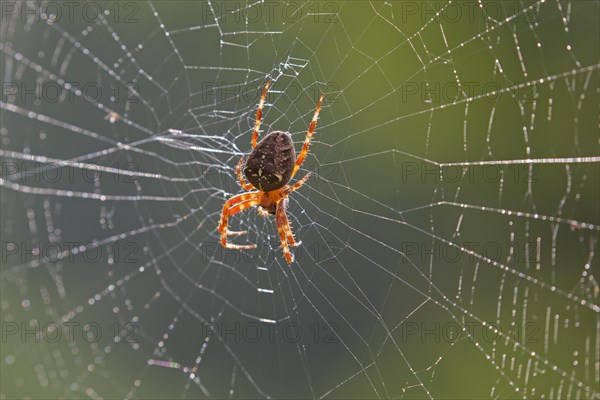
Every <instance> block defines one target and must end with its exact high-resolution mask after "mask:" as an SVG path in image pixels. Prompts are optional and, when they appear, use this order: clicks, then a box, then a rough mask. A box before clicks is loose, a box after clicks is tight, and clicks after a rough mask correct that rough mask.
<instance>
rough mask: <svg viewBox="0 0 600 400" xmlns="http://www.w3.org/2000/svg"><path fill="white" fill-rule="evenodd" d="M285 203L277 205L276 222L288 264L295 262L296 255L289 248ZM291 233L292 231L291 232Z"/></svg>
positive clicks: (281, 202)
mask: <svg viewBox="0 0 600 400" xmlns="http://www.w3.org/2000/svg"><path fill="white" fill-rule="evenodd" d="M284 203H285V201H284V200H282V201H280V202H279V203H278V204H277V211H276V213H275V221H276V222H277V232H279V239H280V240H281V248H282V249H283V255H284V256H285V260H286V261H287V263H288V264H291V263H292V262H293V261H294V255H293V254H292V253H291V252H290V248H289V246H288V237H287V233H286V229H289V225H288V221H287V218H286V216H285V205H284ZM290 232H291V231H290Z"/></svg>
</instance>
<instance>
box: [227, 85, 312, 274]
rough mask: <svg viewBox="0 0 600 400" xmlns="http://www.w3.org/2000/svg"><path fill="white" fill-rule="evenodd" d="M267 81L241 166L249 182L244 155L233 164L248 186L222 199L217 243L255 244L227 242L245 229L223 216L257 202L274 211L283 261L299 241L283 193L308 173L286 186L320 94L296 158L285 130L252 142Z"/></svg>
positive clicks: (290, 258)
mask: <svg viewBox="0 0 600 400" xmlns="http://www.w3.org/2000/svg"><path fill="white" fill-rule="evenodd" d="M270 84H271V82H268V83H267V85H266V86H265V88H264V90H263V93H262V96H261V98H260V102H259V104H258V111H257V113H256V124H255V127H254V134H253V135H252V152H251V153H250V155H249V156H248V161H246V164H245V166H244V175H245V176H246V179H248V181H249V183H246V182H245V181H244V176H243V175H242V164H243V161H244V157H242V158H241V159H240V161H239V162H238V165H237V167H236V173H237V175H238V178H239V181H240V185H242V187H243V188H244V189H245V190H250V192H247V193H242V194H238V195H236V196H233V197H232V198H230V199H229V200H227V201H226V202H225V205H224V206H223V212H222V214H221V223H220V224H219V233H220V234H221V244H222V245H223V246H224V247H227V248H231V249H253V248H255V247H256V245H254V244H250V245H237V244H233V243H228V242H227V236H228V235H243V234H246V233H248V232H247V231H242V232H236V231H229V230H227V219H228V218H229V217H230V216H232V215H233V214H236V213H238V212H240V211H242V210H245V209H246V208H250V207H256V206H259V209H258V210H259V212H260V213H261V214H262V215H265V216H268V215H270V214H271V215H275V221H276V222H277V231H278V232H279V238H280V240H281V247H282V248H283V254H284V255H285V259H286V261H287V262H288V263H291V262H292V261H293V260H294V257H293V255H292V253H291V252H290V250H289V246H298V245H299V244H300V243H299V242H296V241H295V239H294V235H293V234H292V230H291V228H290V224H289V222H288V219H287V215H286V214H285V210H286V209H287V205H288V199H287V195H288V194H290V193H291V192H293V191H294V190H296V189H298V188H299V187H300V186H302V185H303V184H304V183H305V182H306V180H307V179H308V177H309V176H310V173H307V174H306V175H305V176H304V177H303V178H302V179H301V180H299V181H298V182H296V183H295V184H294V185H292V186H288V185H287V184H288V182H289V181H290V180H291V179H292V178H293V177H294V175H296V172H298V169H299V168H300V166H301V165H302V163H303V162H304V159H305V158H306V154H307V153H308V146H309V145H310V140H311V138H312V135H313V132H314V130H315V126H316V124H317V119H318V118H319V111H320V110H321V103H322V102H323V95H321V97H320V98H319V102H318V104H317V109H316V110H315V114H314V116H313V119H312V121H311V123H310V126H309V128H308V133H307V134H306V138H305V139H304V145H303V146H302V151H301V152H300V155H299V156H298V158H296V151H295V150H294V142H293V141H292V137H291V136H290V134H289V133H288V132H281V131H275V132H271V133H269V134H268V135H267V136H265V137H264V138H263V139H262V140H261V141H260V142H258V143H257V142H256V140H257V138H258V133H259V129H260V122H261V117H262V109H263V106H264V102H265V97H266V96H267V90H268V89H269V86H270ZM256 189H258V190H256Z"/></svg>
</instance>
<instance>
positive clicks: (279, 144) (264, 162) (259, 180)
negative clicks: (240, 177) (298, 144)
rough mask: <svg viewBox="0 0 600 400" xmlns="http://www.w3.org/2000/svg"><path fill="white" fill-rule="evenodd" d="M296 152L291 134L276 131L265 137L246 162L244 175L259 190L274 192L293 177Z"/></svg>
mask: <svg viewBox="0 0 600 400" xmlns="http://www.w3.org/2000/svg"><path fill="white" fill-rule="evenodd" d="M295 163H296V151H295V150H294V142H293V141H292V138H291V136H290V134H289V133H287V132H281V131H275V132H271V133H269V134H268V135H267V136H265V137H264V138H263V139H262V140H261V141H260V142H258V144H257V145H256V147H255V148H254V150H252V152H251V153H250V155H249V156H248V160H246V166H245V167H244V175H246V179H248V181H249V182H250V183H251V184H252V185H254V187H256V188H257V189H258V190H262V191H263V192H272V191H274V190H277V189H280V188H282V187H283V186H285V185H286V184H287V183H288V182H289V180H290V178H291V177H292V171H293V170H294V164H295Z"/></svg>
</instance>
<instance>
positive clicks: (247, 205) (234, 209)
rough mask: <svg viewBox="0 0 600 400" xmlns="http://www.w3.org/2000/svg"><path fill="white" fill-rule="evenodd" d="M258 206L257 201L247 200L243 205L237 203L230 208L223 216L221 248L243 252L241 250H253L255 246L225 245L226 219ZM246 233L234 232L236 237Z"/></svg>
mask: <svg viewBox="0 0 600 400" xmlns="http://www.w3.org/2000/svg"><path fill="white" fill-rule="evenodd" d="M256 205H258V200H248V201H245V202H243V203H239V204H238V205H236V206H233V207H231V208H230V209H229V210H228V211H227V214H225V216H224V219H225V230H224V231H223V232H221V245H223V247H226V248H228V249H238V250H243V249H255V248H256V245H255V244H233V243H227V234H228V232H227V218H228V217H230V216H232V215H234V214H237V213H239V212H240V211H243V210H245V209H246V208H250V207H254V206H256ZM245 233H247V232H246V231H242V232H235V234H236V235H243V234H245Z"/></svg>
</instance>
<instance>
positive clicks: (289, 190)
mask: <svg viewBox="0 0 600 400" xmlns="http://www.w3.org/2000/svg"><path fill="white" fill-rule="evenodd" d="M309 177H310V172H308V173H307V174H306V175H304V177H303V178H302V179H300V180H299V181H298V182H296V183H294V184H293V185H292V186H290V187H288V188H287V189H284V190H282V191H281V196H282V197H283V196H287V195H288V194H290V193H292V192H293V191H294V190H298V189H300V187H301V186H302V185H304V184H305V183H306V181H307V180H308V178H309Z"/></svg>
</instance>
